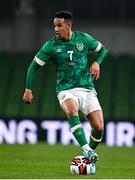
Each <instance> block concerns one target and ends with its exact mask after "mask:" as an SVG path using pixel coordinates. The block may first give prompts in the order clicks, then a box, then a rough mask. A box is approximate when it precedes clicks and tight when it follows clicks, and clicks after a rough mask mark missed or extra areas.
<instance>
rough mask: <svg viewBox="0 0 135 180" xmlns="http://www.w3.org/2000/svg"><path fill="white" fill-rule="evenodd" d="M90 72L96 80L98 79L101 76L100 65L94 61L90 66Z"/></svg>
mask: <svg viewBox="0 0 135 180" xmlns="http://www.w3.org/2000/svg"><path fill="white" fill-rule="evenodd" d="M90 73H91V74H92V76H93V78H94V80H98V79H99V76H100V65H99V64H98V63H97V62H94V63H93V64H92V65H91V67H90Z"/></svg>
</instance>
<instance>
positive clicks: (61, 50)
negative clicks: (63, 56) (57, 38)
mask: <svg viewBox="0 0 135 180" xmlns="http://www.w3.org/2000/svg"><path fill="white" fill-rule="evenodd" d="M55 52H56V53H61V52H63V49H56V50H55Z"/></svg>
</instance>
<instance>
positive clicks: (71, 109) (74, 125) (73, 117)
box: [61, 98, 91, 152]
mask: <svg viewBox="0 0 135 180" xmlns="http://www.w3.org/2000/svg"><path fill="white" fill-rule="evenodd" d="M61 108H62V110H63V111H64V112H65V113H66V115H67V117H68V121H69V124H70V129H71V132H72V134H73V135H74V137H75V138H76V140H77V141H78V143H79V144H80V146H81V147H82V149H83V150H84V151H85V152H88V151H89V150H91V148H90V147H89V145H88V142H87V140H86V136H85V133H84V129H83V127H82V125H81V122H80V119H79V116H78V107H77V104H76V102H75V101H74V100H73V99H72V98H70V99H66V100H65V101H64V102H63V103H62V104H61Z"/></svg>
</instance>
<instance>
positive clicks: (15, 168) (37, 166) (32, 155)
mask: <svg viewBox="0 0 135 180" xmlns="http://www.w3.org/2000/svg"><path fill="white" fill-rule="evenodd" d="M96 152H97V153H98V154H99V156H100V160H99V161H98V162H97V164H96V167H97V171H96V174H95V175H72V174H71V173H70V171H69V164H70V161H71V160H72V158H73V157H74V156H77V155H80V154H81V153H82V150H81V148H80V147H79V146H75V145H68V146H63V145H61V144H57V145H52V146H51V145H47V144H44V143H40V144H36V145H29V144H25V145H8V144H1V145H0V179H99V178H100V179H133V178H135V147H132V148H127V147H107V146H105V145H100V146H99V147H98V148H97V151H96Z"/></svg>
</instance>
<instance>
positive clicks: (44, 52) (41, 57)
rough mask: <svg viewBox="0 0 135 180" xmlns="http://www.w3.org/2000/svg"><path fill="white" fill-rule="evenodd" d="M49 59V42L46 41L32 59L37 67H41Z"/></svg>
mask: <svg viewBox="0 0 135 180" xmlns="http://www.w3.org/2000/svg"><path fill="white" fill-rule="evenodd" d="M50 58H51V46H50V43H49V41H47V42H46V43H45V44H43V46H42V47H41V49H40V50H39V51H38V52H37V54H36V55H35V58H34V59H35V61H36V62H37V63H38V64H39V65H41V66H43V65H44V64H45V63H46V62H47V61H49V60H50Z"/></svg>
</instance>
